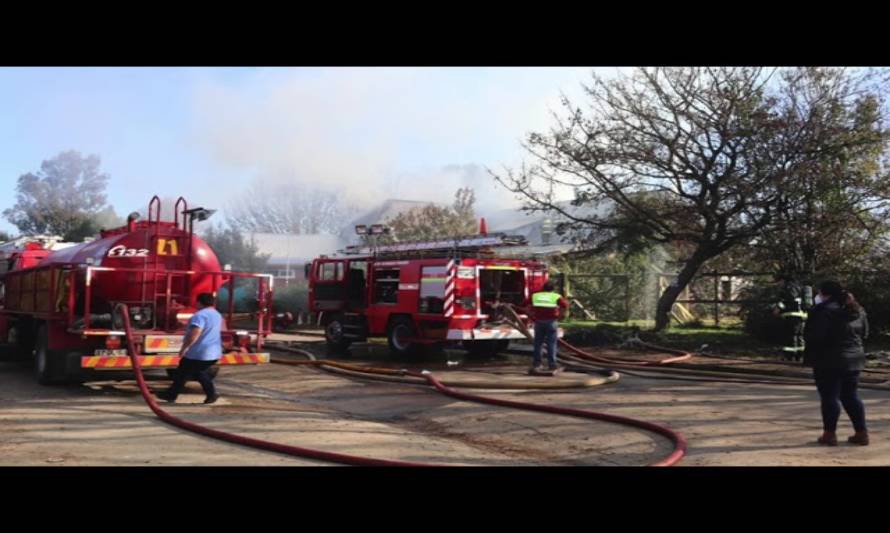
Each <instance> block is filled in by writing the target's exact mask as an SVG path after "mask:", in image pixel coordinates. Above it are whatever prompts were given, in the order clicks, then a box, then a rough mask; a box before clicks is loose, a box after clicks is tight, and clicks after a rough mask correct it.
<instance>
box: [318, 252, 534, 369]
mask: <svg viewBox="0 0 890 533" xmlns="http://www.w3.org/2000/svg"><path fill="white" fill-rule="evenodd" d="M518 244H525V240H524V238H522V237H510V236H506V235H501V234H497V235H479V236H475V237H466V238H458V239H450V240H443V241H424V242H409V243H398V244H393V245H383V246H377V247H358V246H354V247H349V248H347V249H346V251H345V254H344V255H342V256H339V257H326V256H321V257H319V258H317V259H315V260H314V261H313V262H312V263H310V264H307V265H306V270H307V272H306V274H307V279H308V280H309V307H310V310H311V311H313V312H315V313H319V314H320V322H321V324H322V325H323V326H324V328H325V337H326V339H327V342H328V344H329V346H331V347H332V348H333V349H335V350H343V349H345V348H347V347H348V346H349V345H350V344H351V343H352V342H359V341H365V340H367V339H368V338H371V337H386V338H387V339H388V342H389V347H390V350H392V351H393V352H394V353H395V354H398V355H410V354H413V353H416V352H417V351H418V349H419V348H420V347H422V346H424V345H432V344H443V343H453V342H460V343H462V344H463V346H464V348H466V349H467V350H468V351H469V352H470V353H471V354H472V355H476V356H485V355H493V354H495V353H497V352H499V351H502V350H504V349H506V348H507V345H508V344H509V342H510V340H511V339H521V338H525V337H524V335H523V334H522V333H521V332H519V331H518V330H517V329H516V328H514V327H513V326H511V325H510V324H509V323H507V322H506V321H505V320H504V315H503V309H502V308H501V307H500V304H512V305H515V306H518V307H523V306H527V305H528V303H529V299H530V297H531V295H532V294H533V293H534V292H536V291H539V290H541V288H542V286H543V285H544V283H545V282H546V280H547V275H548V274H547V265H546V264H544V263H542V262H540V261H537V260H524V259H509V258H499V257H496V256H494V254H493V251H492V249H493V248H495V247H499V246H509V245H518ZM521 316H522V318H525V317H524V315H521Z"/></svg>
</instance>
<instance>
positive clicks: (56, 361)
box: [34, 325, 64, 385]
mask: <svg viewBox="0 0 890 533" xmlns="http://www.w3.org/2000/svg"><path fill="white" fill-rule="evenodd" d="M63 363H64V361H63V360H62V358H61V357H60V353H59V352H57V351H55V350H50V349H49V332H48V331H47V328H46V325H41V326H40V327H39V328H38V329H37V344H36V346H35V348H34V374H35V375H36V377H37V382H38V383H40V384H41V385H55V384H57V383H60V382H61V381H62V379H63V378H64V375H63V374H64V372H63V369H64V367H62V368H60V367H61V365H62V364H63Z"/></svg>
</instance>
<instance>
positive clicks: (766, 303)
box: [740, 285, 785, 344]
mask: <svg viewBox="0 0 890 533" xmlns="http://www.w3.org/2000/svg"><path fill="white" fill-rule="evenodd" d="M780 293H781V288H780V287H777V286H773V285H761V286H757V285H755V286H753V287H748V288H745V289H743V290H742V291H741V295H740V299H742V300H754V301H753V302H749V303H743V304H740V307H741V317H742V320H743V322H744V325H745V332H746V333H748V334H749V335H751V336H752V337H754V338H756V339H759V340H761V341H764V342H769V343H776V344H781V343H782V342H783V341H784V331H785V330H784V323H783V321H782V318H781V317H779V316H776V315H775V313H774V312H773V303H772V302H777V301H778V300H779V298H780V296H781V295H780Z"/></svg>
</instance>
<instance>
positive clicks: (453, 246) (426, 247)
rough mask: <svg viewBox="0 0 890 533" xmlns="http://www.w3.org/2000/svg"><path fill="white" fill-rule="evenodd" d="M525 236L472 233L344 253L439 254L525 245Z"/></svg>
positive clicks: (349, 248)
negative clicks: (463, 235) (452, 237)
mask: <svg viewBox="0 0 890 533" xmlns="http://www.w3.org/2000/svg"><path fill="white" fill-rule="evenodd" d="M526 244H528V243H527V241H526V239H525V237H523V236H521V235H505V234H503V233H494V234H490V235H473V236H467V237H457V238H454V239H438V240H433V241H407V242H398V243H393V244H381V245H379V246H365V245H355V246H347V247H346V249H345V250H344V253H346V254H349V255H377V256H383V255H385V256H392V255H414V254H419V255H427V254H429V255H436V254H438V255H441V254H447V253H449V252H451V253H461V252H482V251H484V250H486V249H488V248H494V247H499V246H525V245H526Z"/></svg>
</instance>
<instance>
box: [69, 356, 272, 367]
mask: <svg viewBox="0 0 890 533" xmlns="http://www.w3.org/2000/svg"><path fill="white" fill-rule="evenodd" d="M138 357H139V363H140V364H141V365H142V367H143V368H176V367H177V366H179V356H178V355H140V356H138ZM268 362H269V354H268V353H227V354H225V355H223V356H222V357H220V359H219V362H218V363H217V364H219V365H259V364H264V363H268ZM80 367H81V368H91V369H94V370H119V369H121V368H132V363H131V362H130V357H129V356H126V355H124V356H120V355H118V356H105V355H85V356H83V357H81V358H80Z"/></svg>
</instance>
